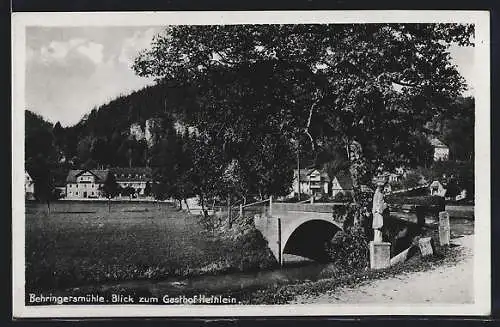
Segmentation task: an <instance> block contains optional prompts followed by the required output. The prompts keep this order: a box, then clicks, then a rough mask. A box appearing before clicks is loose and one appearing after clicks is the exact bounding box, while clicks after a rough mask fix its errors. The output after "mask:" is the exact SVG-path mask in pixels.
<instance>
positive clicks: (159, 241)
mask: <svg viewBox="0 0 500 327" xmlns="http://www.w3.org/2000/svg"><path fill="white" fill-rule="evenodd" d="M41 206H43V204H42V205H41ZM43 209H44V208H43V207H38V206H37V207H30V208H29V211H27V213H26V230H25V233H26V290H27V292H29V291H33V292H41V291H52V292H56V291H64V290H65V289H67V288H70V287H81V286H85V285H88V286H92V287H93V286H97V285H100V284H104V283H110V282H122V281H137V280H149V281H152V280H162V279H167V278H171V277H181V278H188V277H194V276H200V275H211V274H212V275H213V274H228V273H237V272H242V271H252V270H262V269H271V268H273V267H274V266H276V262H275V260H274V258H273V256H272V253H271V252H270V250H268V248H267V242H266V241H265V240H264V239H263V238H262V236H261V234H260V233H259V232H258V231H257V230H255V229H252V228H251V226H248V228H246V227H247V226H243V227H242V228H241V229H236V228H234V230H233V231H231V232H229V231H227V230H223V229H217V228H212V229H207V228H206V227H207V226H205V224H204V223H205V222H201V221H200V217H197V216H191V215H189V214H187V213H185V212H183V211H178V210H177V209H175V208H173V207H169V206H161V207H160V208H157V207H156V204H150V205H147V204H142V205H141V206H140V207H139V206H138V205H134V206H125V207H124V208H122V209H123V210H122V211H116V212H114V211H111V212H108V211H107V210H105V209H103V206H102V205H100V204H99V205H93V204H87V205H86V206H85V207H84V209H85V211H83V209H81V208H76V209H75V208H74V207H71V208H69V209H71V210H72V211H67V212H52V213H50V214H47V213H46V212H44V210H43ZM61 209H68V208H65V207H64V208H62V207H61ZM235 227H237V226H235Z"/></svg>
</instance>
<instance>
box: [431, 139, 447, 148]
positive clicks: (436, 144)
mask: <svg viewBox="0 0 500 327" xmlns="http://www.w3.org/2000/svg"><path fill="white" fill-rule="evenodd" d="M429 142H430V143H431V145H432V146H433V147H435V148H447V147H448V146H447V145H446V144H444V143H443V142H441V141H440V140H438V139H437V138H432V139H430V140H429Z"/></svg>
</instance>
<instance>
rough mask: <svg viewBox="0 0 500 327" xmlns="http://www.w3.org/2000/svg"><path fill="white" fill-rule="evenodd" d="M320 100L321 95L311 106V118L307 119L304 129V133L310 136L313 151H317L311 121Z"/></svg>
mask: <svg viewBox="0 0 500 327" xmlns="http://www.w3.org/2000/svg"><path fill="white" fill-rule="evenodd" d="M320 100H321V94H320V96H319V97H318V98H317V99H316V101H314V103H313V104H312V105H311V108H309V117H308V119H307V125H306V127H305V128H304V133H305V134H306V135H307V136H309V139H310V140H311V146H312V149H313V151H314V150H315V146H314V140H313V137H312V135H311V133H310V132H309V128H310V127H311V120H312V115H313V111H314V108H315V107H316V106H317V105H318V103H319V101H320Z"/></svg>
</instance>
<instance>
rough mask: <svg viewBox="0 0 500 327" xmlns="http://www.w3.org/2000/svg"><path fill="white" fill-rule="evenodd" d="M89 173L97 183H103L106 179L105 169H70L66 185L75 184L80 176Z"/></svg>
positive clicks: (106, 171)
mask: <svg viewBox="0 0 500 327" xmlns="http://www.w3.org/2000/svg"><path fill="white" fill-rule="evenodd" d="M85 172H89V173H91V174H92V175H94V176H95V177H96V178H97V182H104V181H105V180H106V177H108V170H107V169H71V170H70V171H69V172H68V176H67V177H66V182H67V183H76V179H77V177H78V176H80V175H81V174H83V173H85Z"/></svg>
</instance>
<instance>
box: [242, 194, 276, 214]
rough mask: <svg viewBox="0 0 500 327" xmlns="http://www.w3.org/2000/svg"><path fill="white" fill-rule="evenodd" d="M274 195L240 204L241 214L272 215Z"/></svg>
mask: <svg viewBox="0 0 500 327" xmlns="http://www.w3.org/2000/svg"><path fill="white" fill-rule="evenodd" d="M272 203H273V200H272V196H271V197H269V198H268V199H264V200H261V201H256V202H252V203H248V204H240V205H239V208H238V209H239V216H240V217H243V216H254V215H260V216H270V215H272Z"/></svg>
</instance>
